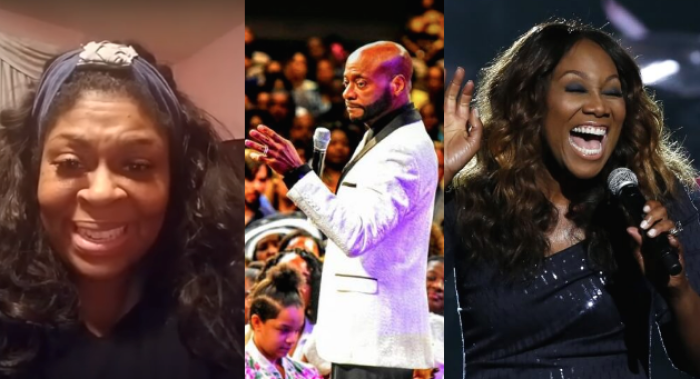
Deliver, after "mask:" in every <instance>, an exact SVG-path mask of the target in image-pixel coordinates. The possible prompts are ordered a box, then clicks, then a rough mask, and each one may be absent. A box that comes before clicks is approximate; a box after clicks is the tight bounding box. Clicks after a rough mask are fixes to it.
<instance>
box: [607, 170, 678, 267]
mask: <svg viewBox="0 0 700 379" xmlns="http://www.w3.org/2000/svg"><path fill="white" fill-rule="evenodd" d="M638 185H639V181H638V180H637V176H636V175H634V173H633V172H632V170H630V169H628V168H624V167H621V168H617V169H615V170H613V172H611V173H610V175H609V176H608V188H609V189H610V192H612V194H613V195H615V197H617V198H618V200H619V201H620V204H622V208H623V209H624V210H625V211H626V212H627V214H628V215H629V217H630V218H631V221H632V222H634V223H635V224H636V225H639V224H640V223H641V222H642V220H643V219H644V214H643V208H644V204H645V203H646V199H644V195H642V192H641V191H640V190H639V187H638ZM641 235H642V243H643V246H644V250H645V251H647V252H649V253H650V254H653V255H654V258H657V259H658V260H659V261H661V263H662V264H663V266H664V268H665V270H666V272H667V273H668V274H669V275H671V276H673V275H678V274H680V273H681V271H682V269H683V268H682V266H681V264H680V261H679V260H678V251H676V249H675V248H673V247H672V246H671V244H670V243H669V242H668V233H667V232H665V233H661V234H660V235H659V236H657V237H656V238H650V237H648V236H647V234H646V233H641Z"/></svg>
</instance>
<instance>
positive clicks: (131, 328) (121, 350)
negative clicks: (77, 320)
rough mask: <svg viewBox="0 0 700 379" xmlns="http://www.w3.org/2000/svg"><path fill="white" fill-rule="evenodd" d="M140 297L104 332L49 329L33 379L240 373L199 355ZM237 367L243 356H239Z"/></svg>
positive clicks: (213, 377) (186, 378)
mask: <svg viewBox="0 0 700 379" xmlns="http://www.w3.org/2000/svg"><path fill="white" fill-rule="evenodd" d="M146 303H147V302H146V301H144V302H141V303H140V304H138V305H136V306H135V307H134V308H133V309H132V310H131V311H130V312H129V313H128V314H127V315H125V316H124V318H122V319H121V320H120V322H119V323H118V325H117V326H116V327H115V328H114V330H113V331H112V333H111V334H110V335H109V336H108V337H106V338H98V337H95V336H94V335H92V334H90V333H89V332H88V331H87V329H85V328H80V329H78V330H73V331H65V332H61V333H60V334H59V333H53V334H51V336H50V337H49V339H48V341H49V342H48V344H47V346H46V347H45V350H44V352H43V354H42V355H41V357H40V359H39V360H38V362H37V364H35V365H33V367H35V368H36V369H37V370H38V371H37V372H34V373H32V375H30V376H29V378H32V379H34V378H37V379H66V378H70V379H126V378H128V379H224V378H234V377H240V375H236V376H232V374H231V373H228V374H226V373H225V372H223V369H220V368H218V367H217V366H214V365H213V364H211V363H208V362H205V361H203V360H201V359H197V358H195V357H193V356H192V354H190V353H189V351H188V350H187V348H186V347H185V345H184V344H183V342H182V341H181V339H180V335H179V332H178V328H177V323H176V322H175V320H173V319H170V318H168V317H167V313H166V311H165V309H164V307H161V306H159V305H157V304H154V303H152V302H149V303H150V304H146ZM240 366H241V369H242V368H243V358H242V357H241V365H240Z"/></svg>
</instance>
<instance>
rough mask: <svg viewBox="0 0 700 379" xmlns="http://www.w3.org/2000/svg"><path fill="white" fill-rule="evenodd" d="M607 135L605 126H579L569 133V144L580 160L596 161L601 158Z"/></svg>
mask: <svg viewBox="0 0 700 379" xmlns="http://www.w3.org/2000/svg"><path fill="white" fill-rule="evenodd" d="M607 134H608V128H607V127H606V126H597V125H596V126H593V125H579V126H577V127H575V128H573V129H572V130H571V131H570V132H569V143H570V144H571V146H572V147H573V148H574V151H576V152H577V153H578V154H579V156H581V157H582V158H584V159H588V160H596V159H599V158H601V157H602V156H603V147H604V145H605V141H606V136H607Z"/></svg>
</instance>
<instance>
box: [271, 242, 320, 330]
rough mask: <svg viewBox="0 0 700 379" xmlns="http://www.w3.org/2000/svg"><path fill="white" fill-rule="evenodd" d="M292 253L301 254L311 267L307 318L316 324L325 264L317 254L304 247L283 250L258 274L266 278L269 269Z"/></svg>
mask: <svg viewBox="0 0 700 379" xmlns="http://www.w3.org/2000/svg"><path fill="white" fill-rule="evenodd" d="M290 254H296V255H298V256H300V257H301V258H302V259H303V260H304V261H305V262H306V265H307V267H308V268H309V274H311V283H309V286H311V304H309V305H308V306H307V307H306V318H308V319H309V320H310V321H311V323H312V324H316V319H317V318H318V297H319V295H320V293H321V274H322V269H323V265H322V264H321V261H320V260H319V259H318V258H316V256H315V255H313V254H312V253H310V252H308V251H306V250H302V249H294V250H286V251H282V252H281V253H279V254H277V255H276V256H274V257H272V258H270V259H268V260H267V262H265V266H264V267H263V269H262V271H261V272H260V275H258V280H262V279H263V278H265V277H266V276H267V275H268V274H267V273H268V271H270V270H271V269H272V268H274V267H276V266H278V265H279V263H280V262H281V261H282V259H283V258H284V257H286V256H287V255H290Z"/></svg>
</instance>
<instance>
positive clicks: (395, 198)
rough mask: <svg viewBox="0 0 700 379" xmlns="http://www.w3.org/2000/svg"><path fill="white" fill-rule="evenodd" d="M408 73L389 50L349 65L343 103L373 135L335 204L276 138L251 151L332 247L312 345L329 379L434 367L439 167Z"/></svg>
mask: <svg viewBox="0 0 700 379" xmlns="http://www.w3.org/2000/svg"><path fill="white" fill-rule="evenodd" d="M412 73H413V68H412V65H411V59H410V57H409V54H408V52H407V51H406V50H405V49H404V48H403V47H401V46H400V45H397V44H395V43H393V42H384V41H382V42H376V43H372V44H369V45H366V46H363V47H361V48H360V49H358V50H357V51H355V52H353V53H352V54H351V55H350V57H349V58H348V61H347V63H346V66H345V74H344V76H345V78H344V81H345V91H344V92H343V97H344V98H345V104H346V107H347V112H348V116H349V117H350V119H351V120H353V121H355V122H362V123H364V124H365V125H366V126H367V132H366V134H365V139H364V140H363V142H362V143H360V145H359V146H358V147H357V150H356V151H355V153H354V155H353V158H352V159H351V161H350V163H348V165H347V166H346V167H345V169H344V170H343V173H342V175H341V178H340V181H339V185H338V190H337V191H336V193H335V194H334V193H332V192H330V191H329V190H328V189H327V187H326V186H325V185H324V184H323V182H322V181H321V180H320V179H319V177H318V176H317V175H316V174H315V173H314V172H312V171H311V169H310V168H309V166H307V165H304V164H303V162H302V160H301V158H299V156H298V155H297V153H296V149H295V148H294V146H293V145H292V144H291V143H290V142H289V141H287V140H285V139H283V138H282V137H280V136H279V135H277V134H276V133H275V132H273V131H272V130H270V129H269V128H267V127H265V126H261V127H259V128H258V129H257V130H253V131H251V133H250V137H251V140H246V146H247V147H248V148H251V149H254V150H257V151H258V155H259V156H258V159H260V160H261V161H263V162H265V163H266V164H267V165H268V166H269V167H271V168H272V169H273V170H275V171H276V172H278V173H280V174H281V175H283V176H284V181H285V183H286V185H287V187H288V188H289V192H288V194H287V196H288V197H289V198H290V199H291V200H292V201H293V202H294V203H295V204H296V205H297V206H298V207H299V209H301V210H302V211H303V212H304V213H305V214H306V215H307V216H308V217H309V218H310V219H311V220H312V221H313V222H314V223H315V224H316V225H317V226H318V227H319V228H320V229H321V230H322V231H323V233H324V234H325V235H326V236H328V238H329V239H330V241H329V243H328V247H327V249H326V256H325V261H324V267H323V277H322V282H321V294H320V301H319V311H318V323H317V325H316V326H315V329H314V331H313V336H314V339H315V341H316V349H317V351H318V354H319V355H320V356H321V357H322V358H323V359H325V360H327V361H330V362H332V367H333V368H332V373H333V379H346V378H350V379H355V378H362V379H370V378H371V379H374V378H377V379H378V378H382V379H392V378H397V379H399V378H400V379H403V378H406V379H411V378H412V373H413V370H414V369H416V370H419V369H422V371H417V372H425V371H424V369H430V368H433V367H434V358H433V353H432V350H431V337H430V326H429V321H428V318H429V316H428V315H429V312H428V302H427V294H426V288H425V276H426V265H427V253H428V245H429V238H430V227H431V222H432V217H433V206H434V200H435V190H436V188H437V158H436V154H435V151H434V149H433V143H432V141H431V139H430V137H429V136H428V134H427V132H426V130H425V126H424V125H423V122H422V121H421V117H420V114H419V113H418V111H417V110H416V109H415V107H414V106H413V104H412V103H411V102H410V98H409V93H410V90H411V76H412ZM265 152H266V153H267V154H264V153H265Z"/></svg>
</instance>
